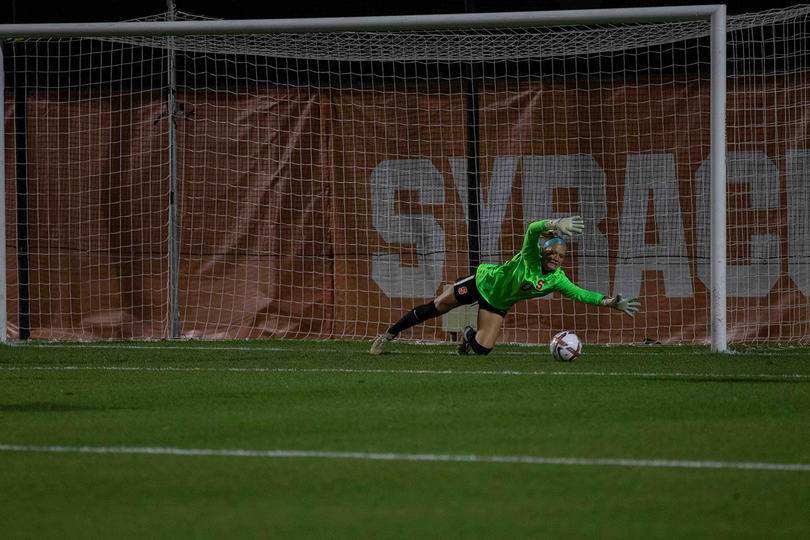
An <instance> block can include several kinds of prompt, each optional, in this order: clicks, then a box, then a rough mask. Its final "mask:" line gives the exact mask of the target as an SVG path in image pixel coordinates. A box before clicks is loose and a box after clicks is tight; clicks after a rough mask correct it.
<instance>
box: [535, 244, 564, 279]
mask: <svg viewBox="0 0 810 540" xmlns="http://www.w3.org/2000/svg"><path fill="white" fill-rule="evenodd" d="M566 253H568V246H567V245H566V244H565V240H563V239H562V238H558V237H556V236H552V237H549V238H547V239H546V240H545V242H543V244H542V247H541V248H540V265H541V266H542V270H543V273H544V274H547V273H548V272H553V271H555V270H556V269H557V268H559V267H560V265H562V262H563V260H564V259H565V255H566Z"/></svg>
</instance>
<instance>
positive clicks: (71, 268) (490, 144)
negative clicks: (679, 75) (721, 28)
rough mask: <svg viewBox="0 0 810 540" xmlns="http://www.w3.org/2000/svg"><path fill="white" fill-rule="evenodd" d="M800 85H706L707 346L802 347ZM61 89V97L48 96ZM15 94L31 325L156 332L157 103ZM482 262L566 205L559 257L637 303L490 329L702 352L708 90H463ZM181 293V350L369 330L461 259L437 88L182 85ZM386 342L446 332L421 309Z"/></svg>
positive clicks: (566, 84) (464, 163) (799, 79)
mask: <svg viewBox="0 0 810 540" xmlns="http://www.w3.org/2000/svg"><path fill="white" fill-rule="evenodd" d="M806 83H807V81H806V80H805V77H803V76H791V77H757V78H755V79H754V78H740V79H730V81H729V95H728V117H727V124H728V131H727V138H728V155H727V164H728V192H729V195H728V202H727V204H728V215H727V219H728V242H729V244H728V249H727V254H728V265H729V266H728V297H729V299H728V323H729V339H730V340H731V341H742V342H751V341H807V339H808V337H809V336H810V326H809V325H808V320H809V319H810V316H808V315H810V313H808V306H810V303H809V302H808V296H810V263H809V262H808V261H810V231H808V228H807V227H808V225H807V220H806V219H805V216H806V208H807V207H808V205H810V195H808V192H810V189H808V187H807V182H806V180H805V178H807V177H808V176H807V174H806V172H805V171H807V170H808V167H810V150H808V136H807V133H808V129H807V128H808V119H807V117H806V116H807V113H806V102H805V101H804V100H805V98H804V93H803V92H802V91H801V89H802V88H805V87H806ZM11 97H12V96H10V95H7V96H6V98H7V99H6V108H5V128H6V141H5V148H6V232H7V238H8V242H7V245H8V248H7V251H8V261H7V271H8V299H9V303H8V307H9V326H10V337H11V338H15V337H17V335H18V331H19V328H18V324H19V319H18V317H17V310H18V306H19V304H18V303H17V298H18V278H17V257H16V252H17V246H18V244H17V242H16V237H17V200H16V196H15V194H16V184H17V180H16V171H17V167H16V155H17V154H16V151H15V137H14V130H15V122H14V120H13V110H14V109H13V104H12V103H10V102H11V101H12V99H9V98H11ZM68 97H69V98H70V99H68ZM76 97H77V96H76V95H75V94H73V95H71V96H67V95H66V94H65V95H62V94H53V93H49V94H46V93H41V94H30V95H29V97H28V101H27V104H26V106H27V133H26V136H27V140H28V149H27V160H28V163H27V171H28V190H29V195H28V205H29V207H28V216H29V222H30V227H29V243H30V272H29V275H30V280H31V287H30V297H31V332H32V337H34V338H44V339H105V338H160V337H166V336H167V327H168V316H167V312H168V297H169V294H168V287H169V268H168V265H169V258H168V249H169V248H168V246H169V223H168V222H169V199H170V166H169V150H168V147H169V136H168V115H167V114H166V113H167V111H166V105H165V102H164V100H163V98H162V96H161V95H160V94H158V93H152V92H145V93H134V94H126V95H123V94H122V95H118V94H106V95H98V94H93V95H91V94H87V95H82V96H81V99H76ZM478 98H479V104H480V110H479V126H480V128H479V132H478V133H479V140H478V145H479V146H478V148H479V159H478V161H477V164H478V167H479V170H480V175H479V180H480V185H481V205H480V208H479V216H480V224H479V230H480V237H479V245H480V259H481V262H484V263H498V262H503V261H505V260H507V259H509V258H511V257H512V255H514V253H516V252H517V251H518V250H519V249H520V246H521V245H522V242H523V232H524V230H525V228H526V226H527V225H528V223H530V222H531V221H535V220H538V219H543V218H549V217H557V216H560V215H566V214H574V213H576V214H580V215H582V216H583V217H584V218H585V220H586V225H587V228H586V231H585V233H584V234H583V235H582V236H581V237H578V238H576V239H575V241H574V242H573V243H571V245H570V250H569V257H568V258H567V259H566V261H565V264H564V266H563V268H564V270H565V271H566V274H567V275H568V276H569V277H570V278H571V279H572V280H573V281H574V282H575V283H577V284H578V285H580V286H581V287H583V288H586V289H589V290H594V291H597V292H600V293H603V294H615V293H622V294H624V295H638V296H640V298H641V302H642V312H641V313H639V314H638V315H637V316H636V317H635V318H632V319H631V318H629V317H627V316H624V315H622V314H620V313H617V312H611V311H610V310H608V309H607V308H599V307H596V306H585V305H583V304H577V303H575V302H573V301H570V300H567V299H563V298H560V297H559V296H556V295H555V296H553V297H551V298H547V299H541V300H535V301H527V302H522V303H520V304H518V305H516V306H515V307H514V308H513V309H512V310H511V311H510V314H509V315H508V316H507V319H506V322H505V325H504V331H503V336H502V341H506V342H521V343H544V342H548V340H549V337H550V336H551V335H553V334H554V333H556V332H557V331H560V330H563V329H572V330H576V331H577V332H578V334H580V337H582V338H583V340H584V341H586V342H592V343H593V342H600V343H617V342H631V343H637V342H641V341H643V340H645V339H647V340H653V341H660V342H667V343H705V342H707V341H708V340H709V317H710V313H709V305H710V298H709V275H710V268H709V255H710V253H709V239H710V237H709V219H710V213H709V205H708V202H709V195H708V188H709V168H710V158H709V84H708V80H704V79H697V78H695V79H690V80H681V79H633V80H627V79H604V80H586V79H583V80H581V81H573V80H559V81H550V80H549V81H511V82H499V83H491V84H483V85H481V86H480V88H479V95H478ZM178 103H179V104H180V107H179V108H178V110H177V111H175V121H176V126H177V179H178V186H177V187H178V189H177V194H176V197H177V201H178V218H179V219H178V222H179V251H180V259H179V266H180V271H179V295H180V318H181V322H182V328H183V334H184V336H186V337H191V338H205V339H209V338H263V337H282V338H315V339H367V338H370V337H373V336H374V335H376V334H377V333H379V332H381V331H383V330H384V329H385V328H387V327H388V326H389V325H390V324H391V323H393V322H395V321H396V320H397V319H398V318H399V317H400V316H402V315H403V314H404V313H405V312H406V311H407V310H408V309H410V308H411V307H413V306H415V305H418V304H421V303H424V302H427V301H429V300H430V299H432V298H433V297H435V296H436V295H437V294H439V293H440V292H441V291H442V290H443V288H444V287H445V286H447V284H449V283H452V282H453V281H454V280H455V279H456V278H458V277H462V276H464V275H467V274H468V273H469V271H470V268H469V265H470V263H469V260H470V259H469V257H468V253H469V229H468V219H469V217H468V206H467V198H468V187H467V186H468V183H467V182H468V178H469V177H470V166H471V161H470V160H469V159H468V140H467V125H466V122H467V109H466V108H467V100H466V96H465V87H464V86H463V85H461V84H455V83H444V84H439V83H436V84H401V85H391V86H380V87H358V88H347V89H341V90H335V89H332V90H328V91H327V90H320V89H319V90H316V89H307V88H292V89H266V90H259V91H255V90H253V91H251V92H247V91H242V92H232V91H224V90H222V91H211V90H209V91H204V92H203V91H200V92H190V91H189V92H181V93H180V95H178ZM403 338H406V339H425V340H432V341H433V340H447V339H449V337H448V333H447V331H446V329H443V326H442V321H441V320H435V321H429V322H428V323H426V324H425V325H421V326H419V327H416V328H414V329H413V330H410V331H408V332H406V334H405V335H403Z"/></svg>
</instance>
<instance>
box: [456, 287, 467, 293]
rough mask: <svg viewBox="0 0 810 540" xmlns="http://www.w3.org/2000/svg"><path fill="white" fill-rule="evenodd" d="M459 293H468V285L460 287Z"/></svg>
mask: <svg viewBox="0 0 810 540" xmlns="http://www.w3.org/2000/svg"><path fill="white" fill-rule="evenodd" d="M458 294H467V287H459V288H458Z"/></svg>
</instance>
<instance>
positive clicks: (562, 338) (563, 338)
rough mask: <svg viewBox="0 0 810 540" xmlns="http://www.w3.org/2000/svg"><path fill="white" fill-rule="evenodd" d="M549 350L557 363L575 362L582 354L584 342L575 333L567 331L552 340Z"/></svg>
mask: <svg viewBox="0 0 810 540" xmlns="http://www.w3.org/2000/svg"><path fill="white" fill-rule="evenodd" d="M549 348H550V349H551V356H553V357H554V360H556V361H557V362H573V361H574V360H575V359H576V357H577V356H579V353H581V352H582V342H581V341H580V340H579V338H578V337H577V335H576V334H575V333H573V332H570V331H568V330H565V331H563V332H560V333H559V334H557V335H556V336H554V337H553V338H552V339H551V344H550V345H549Z"/></svg>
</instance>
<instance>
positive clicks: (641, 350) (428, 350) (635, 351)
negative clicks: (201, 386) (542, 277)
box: [6, 342, 810, 356]
mask: <svg viewBox="0 0 810 540" xmlns="http://www.w3.org/2000/svg"><path fill="white" fill-rule="evenodd" d="M403 343H404V344H418V345H421V346H423V347H424V348H425V349H424V350H422V351H414V350H410V351H407V352H406V351H396V350H393V351H388V352H387V353H386V354H389V355H397V354H407V355H420V354H422V355H431V356H435V355H437V354H447V355H451V356H456V353H455V351H454V350H452V351H451V350H449V349H448V350H447V351H441V352H438V351H436V349H435V348H436V347H441V346H449V345H453V343H451V342H426V343H417V342H411V343H408V342H403ZM506 345H515V344H506ZM518 345H519V346H523V345H520V344H518ZM6 346H8V347H20V348H43V349H45V348H54V349H58V348H64V349H84V348H86V349H122V350H126V349H135V350H147V351H156V352H166V351H173V350H178V351H201V352H206V351H211V352H222V351H238V352H256V353H264V352H296V351H295V350H294V349H291V348H285V347H239V346H217V345H213V344H212V345H208V346H207V345H199V346H193V345H188V346H186V345H166V346H161V345H151V346H150V345H137V344H129V345H124V344H116V343H73V344H65V343H18V342H11V343H7V344H6ZM525 347H526V349H527V350H526V351H503V352H502V354H507V355H515V356H536V355H537V354H538V352H537V348H538V347H539V348H541V349H543V351H544V352H545V348H546V347H548V344H547V343H539V344H537V345H526V346H525ZM655 351H656V347H636V348H631V349H627V348H625V349H622V351H621V354H622V355H623V356H628V355H629V356H633V355H648V354H650V353H651V352H655ZM808 351H810V348H808ZM311 352H315V353H334V352H335V349H333V348H320V349H312V350H311ZM665 354H680V353H678V352H677V351H676V352H668V353H665ZM695 354H698V353H695ZM728 354H735V355H752V356H779V355H780V354H782V353H780V352H761V351H757V352H751V353H749V352H744V351H733V352H730V353H728Z"/></svg>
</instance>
